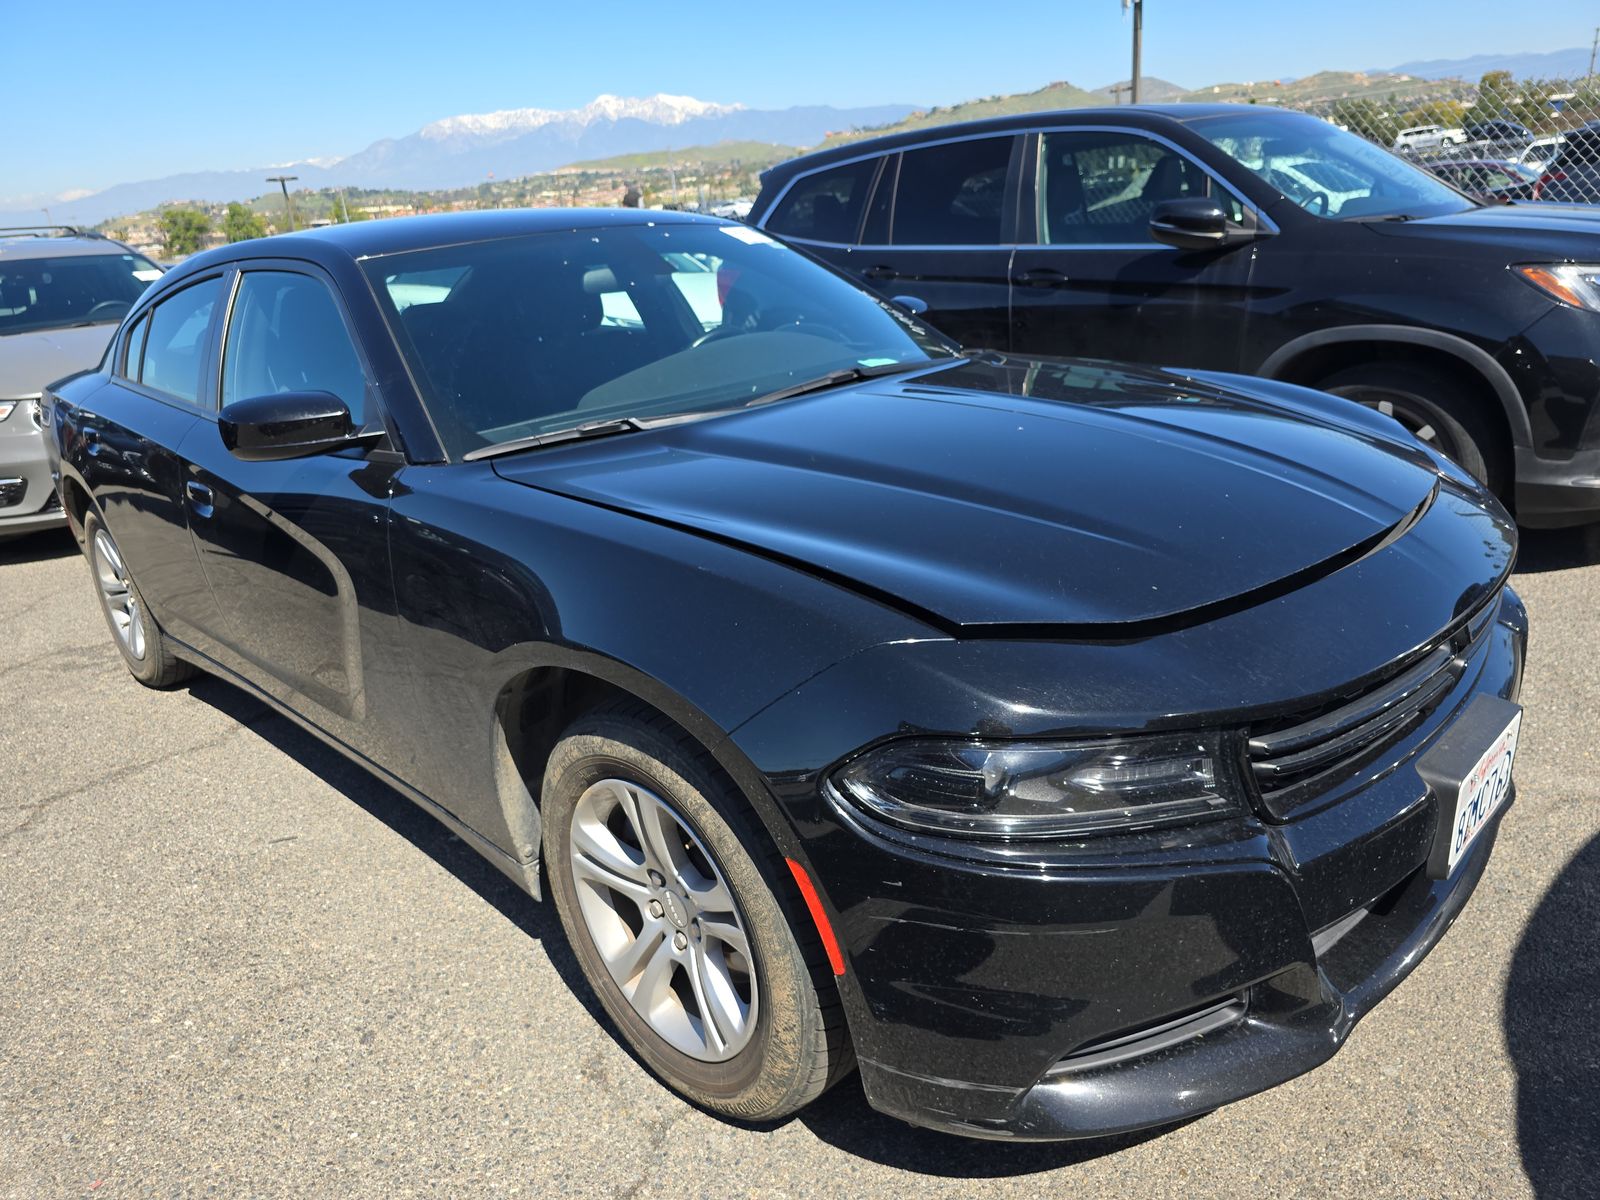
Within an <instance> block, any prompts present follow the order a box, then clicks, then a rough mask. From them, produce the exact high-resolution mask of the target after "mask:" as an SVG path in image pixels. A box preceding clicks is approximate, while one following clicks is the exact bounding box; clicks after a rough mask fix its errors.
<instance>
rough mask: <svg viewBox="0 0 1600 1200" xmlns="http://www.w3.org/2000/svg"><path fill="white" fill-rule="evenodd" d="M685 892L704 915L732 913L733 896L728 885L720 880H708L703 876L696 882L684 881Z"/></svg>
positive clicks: (681, 881)
mask: <svg viewBox="0 0 1600 1200" xmlns="http://www.w3.org/2000/svg"><path fill="white" fill-rule="evenodd" d="M679 882H680V883H682V884H683V890H684V892H685V893H686V894H687V895H688V897H689V899H690V900H692V901H694V906H695V908H697V909H699V910H700V912H702V913H732V912H733V894H732V893H731V892H729V891H728V885H727V884H725V883H723V882H722V880H720V879H706V878H704V877H703V876H702V877H701V878H700V879H699V881H698V886H697V884H696V882H691V881H690V880H688V879H683V878H682V877H681V876H680V878H679Z"/></svg>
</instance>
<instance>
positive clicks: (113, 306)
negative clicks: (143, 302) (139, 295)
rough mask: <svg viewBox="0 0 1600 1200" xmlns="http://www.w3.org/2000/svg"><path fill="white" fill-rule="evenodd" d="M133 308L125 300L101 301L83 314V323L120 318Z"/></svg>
mask: <svg viewBox="0 0 1600 1200" xmlns="http://www.w3.org/2000/svg"><path fill="white" fill-rule="evenodd" d="M131 307H133V306H132V305H130V304H129V303H128V302H127V301H126V300H102V301H100V303H99V304H96V305H94V306H93V307H92V308H90V309H89V311H88V312H86V313H84V314H83V319H84V320H85V321H103V320H109V319H110V318H112V317H122V316H125V315H126V314H127V312H128V309H130V308H131Z"/></svg>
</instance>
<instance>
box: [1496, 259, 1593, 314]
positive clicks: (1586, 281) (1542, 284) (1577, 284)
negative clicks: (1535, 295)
mask: <svg viewBox="0 0 1600 1200" xmlns="http://www.w3.org/2000/svg"><path fill="white" fill-rule="evenodd" d="M1514 270H1515V271H1516V272H1517V274H1518V275H1521V276H1522V277H1523V278H1524V279H1526V280H1527V281H1528V282H1529V283H1531V284H1533V286H1534V287H1536V288H1538V289H1539V290H1540V291H1541V292H1543V293H1544V294H1545V295H1547V296H1549V297H1551V298H1552V299H1555V300H1559V301H1561V303H1563V304H1570V305H1572V307H1574V308H1588V309H1594V310H1595V311H1597V312H1600V264H1596V263H1548V264H1542V265H1540V264H1535V265H1529V266H1524V267H1516V268H1514Z"/></svg>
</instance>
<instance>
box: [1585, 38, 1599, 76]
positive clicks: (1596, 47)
mask: <svg viewBox="0 0 1600 1200" xmlns="http://www.w3.org/2000/svg"><path fill="white" fill-rule="evenodd" d="M1596 50H1600V26H1596V27H1595V31H1594V43H1593V44H1592V45H1591V46H1590V47H1589V74H1588V76H1587V78H1589V79H1593V78H1594V53H1595V51H1596Z"/></svg>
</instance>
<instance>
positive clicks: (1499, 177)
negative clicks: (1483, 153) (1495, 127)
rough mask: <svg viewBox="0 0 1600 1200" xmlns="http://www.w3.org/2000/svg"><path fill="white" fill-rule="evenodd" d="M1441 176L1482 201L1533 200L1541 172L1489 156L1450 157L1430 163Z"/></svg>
mask: <svg viewBox="0 0 1600 1200" xmlns="http://www.w3.org/2000/svg"><path fill="white" fill-rule="evenodd" d="M1427 166H1428V170H1430V171H1432V172H1433V173H1434V174H1435V175H1437V176H1438V177H1439V178H1440V179H1442V180H1444V181H1445V182H1446V183H1448V184H1449V185H1450V186H1451V187H1453V188H1455V189H1457V190H1458V191H1462V192H1465V193H1466V194H1467V195H1469V196H1471V197H1472V198H1473V199H1474V200H1476V201H1478V202H1479V203H1480V204H1505V203H1507V202H1508V201H1511V200H1532V199H1533V198H1534V196H1533V190H1534V188H1535V187H1536V186H1537V185H1538V182H1539V172H1538V171H1536V170H1534V168H1532V167H1523V166H1518V165H1517V164H1516V163H1509V162H1500V161H1496V160H1494V159H1488V158H1449V159H1442V160H1439V161H1436V162H1430V163H1428V164H1427Z"/></svg>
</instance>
